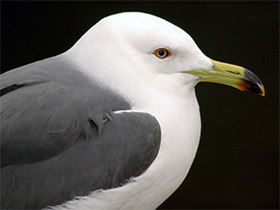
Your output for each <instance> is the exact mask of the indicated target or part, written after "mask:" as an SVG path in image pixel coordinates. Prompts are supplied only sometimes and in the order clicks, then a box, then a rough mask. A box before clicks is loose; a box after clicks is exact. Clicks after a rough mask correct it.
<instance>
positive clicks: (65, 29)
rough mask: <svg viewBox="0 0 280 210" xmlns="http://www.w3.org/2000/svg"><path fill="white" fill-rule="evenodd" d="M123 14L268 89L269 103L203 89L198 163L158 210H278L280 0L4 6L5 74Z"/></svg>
mask: <svg viewBox="0 0 280 210" xmlns="http://www.w3.org/2000/svg"><path fill="white" fill-rule="evenodd" d="M123 11H142V12H146V13H151V14H154V15H157V16H160V17H162V18H164V19H167V20H169V21H170V22H173V23H174V24H176V25H178V26H179V27H181V28H183V29H184V30H185V31H187V32H188V33H189V34H190V35H191V36H192V37H193V38H194V40H195V41H196V43H197V44H198V46H199V47H200V49H201V50H202V51H203V52H204V53H205V54H206V55H207V56H209V57H211V58H213V59H216V60H219V61H225V62H230V63H234V64H239V65H242V66H244V67H246V68H248V69H250V70H251V71H253V72H254V73H256V74H257V75H258V76H259V77H260V78H261V80H262V81H263V83H264V86H265V89H266V96H265V97H264V98H263V97H261V96H258V95H255V94H251V93H244V92H240V91H238V90H235V89H233V88H230V87H226V86H222V85H217V84H210V83H201V84H199V85H198V86H197V88H196V90H197V97H198V101H199V104H200V108H201V118H202V136H201V143H200V146H199V149H198V152H197V156H196V158H195V160H194V163H193V165H192V168H191V170H190V172H189V174H188V176H187V178H186V180H185V181H184V183H183V184H182V185H181V187H180V188H179V189H178V190H177V191H176V192H175V193H174V194H173V195H172V196H171V197H170V198H169V199H168V200H167V201H166V202H165V203H163V204H162V205H161V206H160V207H159V208H161V209H171V208H172V209H174V208H193V209H200V208H214V209H217V208H246V209H248V208H258V209H269V208H274V209H277V208H278V207H279V142H278V141H279V3H278V1H275V2H271V1H265V2H264V1H261V2H244V1H241V2H221V1H219V2H212V1H211V2H174V1H172V2H157V1H155V2H144V1H143V2H1V61H2V62H1V71H2V72H5V71H7V70H10V69H12V68H15V67H19V66H21V65H24V64H27V63H30V62H33V61H37V60H40V59H43V58H47V57H50V56H54V55H57V54H59V53H62V52H64V51H66V50H67V49H69V48H70V47H71V46H72V45H73V44H74V43H75V42H76V41H77V40H78V39H79V38H80V37H81V36H82V35H83V34H84V33H85V32H86V31H87V30H88V29H89V28H90V27H91V26H93V25H94V24H95V23H96V22H97V21H98V20H100V19H101V18H103V17H105V16H108V15H110V14H114V13H118V12H123ZM178 120H179V119H178ZM159 178H160V177H159ZM159 193H160V192H159Z"/></svg>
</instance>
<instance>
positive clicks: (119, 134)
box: [0, 56, 160, 209]
mask: <svg viewBox="0 0 280 210" xmlns="http://www.w3.org/2000/svg"><path fill="white" fill-rule="evenodd" d="M0 79H1V81H0V85H1V115H0V117H1V119H0V120H1V209H3V208H32V209H34V208H43V207H46V206H50V205H58V204H61V203H63V202H65V201H67V200H71V199H73V198H74V197H75V196H82V195H88V194H89V193H90V192H92V191H95V190H98V189H109V188H113V187H118V186H121V185H122V184H124V183H125V182H126V181H127V180H128V179H129V178H131V177H136V176H139V175H140V174H142V173H143V172H144V171H145V170H146V169H147V168H148V167H149V166H150V165H151V163H152V162H153V160H154V159H155V157H156V155H157V153H158V150H159V145H160V126H159V124H158V122H157V120H156V119H155V118H154V117H153V116H151V115H150V114H147V113H140V112H139V113H138V112H123V113H121V114H116V113H115V112H114V111H117V110H129V109H130V104H129V103H128V102H126V101H125V100H124V99H123V98H121V97H120V96H119V95H117V94H115V93H113V92H112V91H110V90H108V89H105V88H103V87H101V86H100V85H99V84H97V83H94V82H92V81H90V80H89V79H88V78H87V77H86V76H84V75H83V74H82V73H81V72H79V71H78V70H76V69H75V65H73V64H71V63H69V62H66V61H65V60H64V58H63V56H56V57H52V58H49V59H45V60H43V61H40V62H36V63H33V64H30V65H26V66H23V67H20V68H18V69H15V70H12V71H9V72H6V73H4V74H2V75H1V77H0Z"/></svg>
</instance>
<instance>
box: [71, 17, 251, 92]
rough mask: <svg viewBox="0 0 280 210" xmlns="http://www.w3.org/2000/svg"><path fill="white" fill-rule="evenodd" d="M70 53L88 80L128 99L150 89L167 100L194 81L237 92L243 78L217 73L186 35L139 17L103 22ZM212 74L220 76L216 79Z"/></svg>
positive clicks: (156, 19)
mask: <svg viewBox="0 0 280 210" xmlns="http://www.w3.org/2000/svg"><path fill="white" fill-rule="evenodd" d="M69 52H73V55H74V56H73V59H76V63H79V65H80V66H82V69H83V71H85V72H86V73H87V74H88V75H89V76H93V77H94V78H97V79H98V80H100V81H103V83H104V81H107V83H108V84H109V85H110V86H111V87H112V89H119V91H120V92H128V93H127V94H129V90H132V92H133V91H135V87H137V88H138V87H139V86H141V87H144V86H151V85H154V86H157V88H158V89H161V90H162V91H172V94H173V92H176V91H177V90H178V88H183V87H189V89H191V90H193V88H194V86H195V84H196V83H197V82H198V80H199V79H200V80H201V81H210V82H217V83H222V84H227V85H231V86H233V87H236V88H239V89H241V88H240V87H239V86H238V85H239V84H240V83H238V82H240V79H241V78H240V77H238V78H237V76H236V75H242V76H244V75H245V74H244V69H243V68H241V67H240V68H235V67H233V66H230V69H223V68H224V67H225V68H228V67H229V65H226V66H221V65H220V64H221V63H219V64H218V65H219V66H218V69H216V68H215V67H216V63H215V61H213V60H210V59H209V58H208V57H206V56H205V55H204V54H203V53H202V52H201V50H200V49H199V48H198V47H197V45H196V44H195V42H194V41H193V39H192V38H191V37H190V36H189V35H188V34H187V33H186V32H185V31H183V30H182V29H180V28H179V27H177V26H175V25H173V24H172V23H170V22H168V21H166V20H163V19H161V18H159V17H156V16H153V15H149V14H145V13H140V12H126V13H120V14H115V15H111V16H108V17H106V18H104V19H102V20H101V21H99V22H98V23H97V24H96V25H95V26H93V27H92V28H91V29H90V30H89V31H88V32H87V33H86V34H85V35H84V36H83V37H82V38H81V39H80V40H79V41H78V42H77V43H76V44H75V45H74V46H73V47H72V48H71V49H70V51H69ZM197 70H199V71H197ZM201 70H204V72H203V73H202V74H201ZM217 71H222V73H223V74H220V75H218V78H217V74H216V73H217ZM235 71H236V72H235ZM187 72H188V73H189V74H186V73H187ZM224 73H226V74H227V75H224ZM205 75H206V77H205ZM204 77H205V78H204ZM235 77H236V78H235ZM136 78H137V79H136ZM228 78H230V80H229V79H228ZM232 78H233V79H232ZM245 79H246V78H245ZM137 82H138V84H136V83H137ZM133 94H134V95H135V93H134V92H133V93H131V94H130V95H131V97H132V95H133Z"/></svg>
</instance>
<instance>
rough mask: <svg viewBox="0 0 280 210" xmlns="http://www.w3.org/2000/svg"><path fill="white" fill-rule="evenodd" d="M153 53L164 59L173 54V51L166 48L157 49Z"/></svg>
mask: <svg viewBox="0 0 280 210" xmlns="http://www.w3.org/2000/svg"><path fill="white" fill-rule="evenodd" d="M153 54H154V55H155V56H157V57H158V58H160V59H164V58H167V57H169V56H171V55H172V53H171V52H170V51H169V50H168V49H166V48H159V49H156V50H155V51H154V52H153Z"/></svg>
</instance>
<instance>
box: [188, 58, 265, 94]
mask: <svg viewBox="0 0 280 210" xmlns="http://www.w3.org/2000/svg"><path fill="white" fill-rule="evenodd" d="M210 61H211V62H212V63H213V69H197V70H191V71H186V72H185V73H189V74H193V75H195V76H198V77H199V79H198V80H199V81H202V82H213V83H219V84H224V85H228V86H231V87H234V88H237V89H239V90H241V91H248V92H253V93H256V94H259V95H262V96H264V95H265V91H264V86H263V84H262V82H261V80H260V79H259V78H258V77H257V76H256V75H255V74H254V73H253V72H251V71H249V70H248V69H245V68H243V67H241V66H236V65H232V64H228V63H222V62H219V61H215V60H212V59H210Z"/></svg>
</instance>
